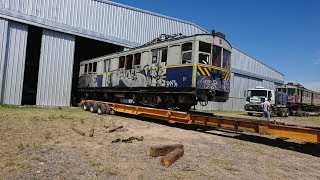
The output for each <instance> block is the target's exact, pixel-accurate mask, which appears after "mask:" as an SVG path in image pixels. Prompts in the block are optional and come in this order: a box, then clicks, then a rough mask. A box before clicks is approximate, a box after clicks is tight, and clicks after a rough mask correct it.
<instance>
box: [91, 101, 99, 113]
mask: <svg viewBox="0 0 320 180" xmlns="http://www.w3.org/2000/svg"><path fill="white" fill-rule="evenodd" d="M97 111H98V103H96V102H93V103H92V105H91V106H90V112H92V113H96V112H97Z"/></svg>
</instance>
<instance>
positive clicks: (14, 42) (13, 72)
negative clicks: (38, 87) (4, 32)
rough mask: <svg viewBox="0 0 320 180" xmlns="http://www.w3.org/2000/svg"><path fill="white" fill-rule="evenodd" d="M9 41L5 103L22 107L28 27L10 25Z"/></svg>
mask: <svg viewBox="0 0 320 180" xmlns="http://www.w3.org/2000/svg"><path fill="white" fill-rule="evenodd" d="M8 31H9V32H8V41H7V43H8V44H7V49H6V55H5V58H4V59H5V62H6V63H4V72H3V74H4V76H3V92H2V93H3V94H2V95H3V101H2V102H3V103H4V104H13V105H21V99H22V86H23V76H24V65H25V59H26V49H27V36H28V26H27V25H24V24H20V23H15V22H11V21H10V22H9V23H8Z"/></svg>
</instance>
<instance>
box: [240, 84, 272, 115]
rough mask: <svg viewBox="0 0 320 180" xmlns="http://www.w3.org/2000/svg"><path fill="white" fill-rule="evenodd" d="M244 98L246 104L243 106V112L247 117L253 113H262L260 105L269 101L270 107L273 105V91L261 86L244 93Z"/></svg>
mask: <svg viewBox="0 0 320 180" xmlns="http://www.w3.org/2000/svg"><path fill="white" fill-rule="evenodd" d="M244 95H245V97H246V104H245V106H244V109H245V111H246V112H247V113H248V115H253V114H254V113H263V109H262V105H261V104H262V103H263V102H264V101H267V100H269V101H270V105H271V106H273V105H274V104H275V91H274V90H271V89H266V88H264V87H262V86H257V87H256V88H253V89H248V90H247V91H245V92H244Z"/></svg>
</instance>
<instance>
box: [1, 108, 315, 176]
mask: <svg viewBox="0 0 320 180" xmlns="http://www.w3.org/2000/svg"><path fill="white" fill-rule="evenodd" d="M120 125H122V126H123V128H122V129H120V130H118V131H116V132H113V133H107V132H106V131H107V129H106V128H105V127H104V126H108V127H114V126H120ZM71 127H77V128H78V129H81V130H82V131H84V132H85V133H86V136H81V135H79V134H77V133H75V132H74V131H73V130H71ZM91 127H94V129H95V131H94V136H93V137H88V133H89V130H90V128H91ZM130 136H137V137H140V136H143V137H144V140H143V141H133V142H132V143H111V141H112V140H115V139H117V138H121V139H124V138H128V137H130ZM0 143H1V146H0V179H1V178H2V179H320V147H319V145H312V144H303V143H302V142H294V141H280V140H276V139H275V138H272V137H266V136H252V135H250V134H237V133H232V132H228V131H216V130H208V129H206V130H204V129H200V127H190V126H184V125H170V124H166V123H159V122H158V123H156V122H152V121H146V120H141V119H140V120H137V119H134V118H129V117H121V116H110V115H104V116H99V115H97V114H91V113H89V112H84V111H82V110H81V109H80V108H62V109H46V108H31V107H24V108H21V107H0ZM177 143H181V144H183V145H184V150H185V154H184V156H183V157H182V158H180V159H179V160H178V161H176V162H175V163H174V164H172V165H171V166H170V167H163V166H162V165H161V163H160V159H161V157H156V158H153V157H150V156H149V150H150V147H151V146H154V145H166V144H177Z"/></svg>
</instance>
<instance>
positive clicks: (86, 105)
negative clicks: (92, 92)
mask: <svg viewBox="0 0 320 180" xmlns="http://www.w3.org/2000/svg"><path fill="white" fill-rule="evenodd" d="M90 107H91V102H90V101H84V103H83V105H82V108H83V110H85V111H89V110H90Z"/></svg>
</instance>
